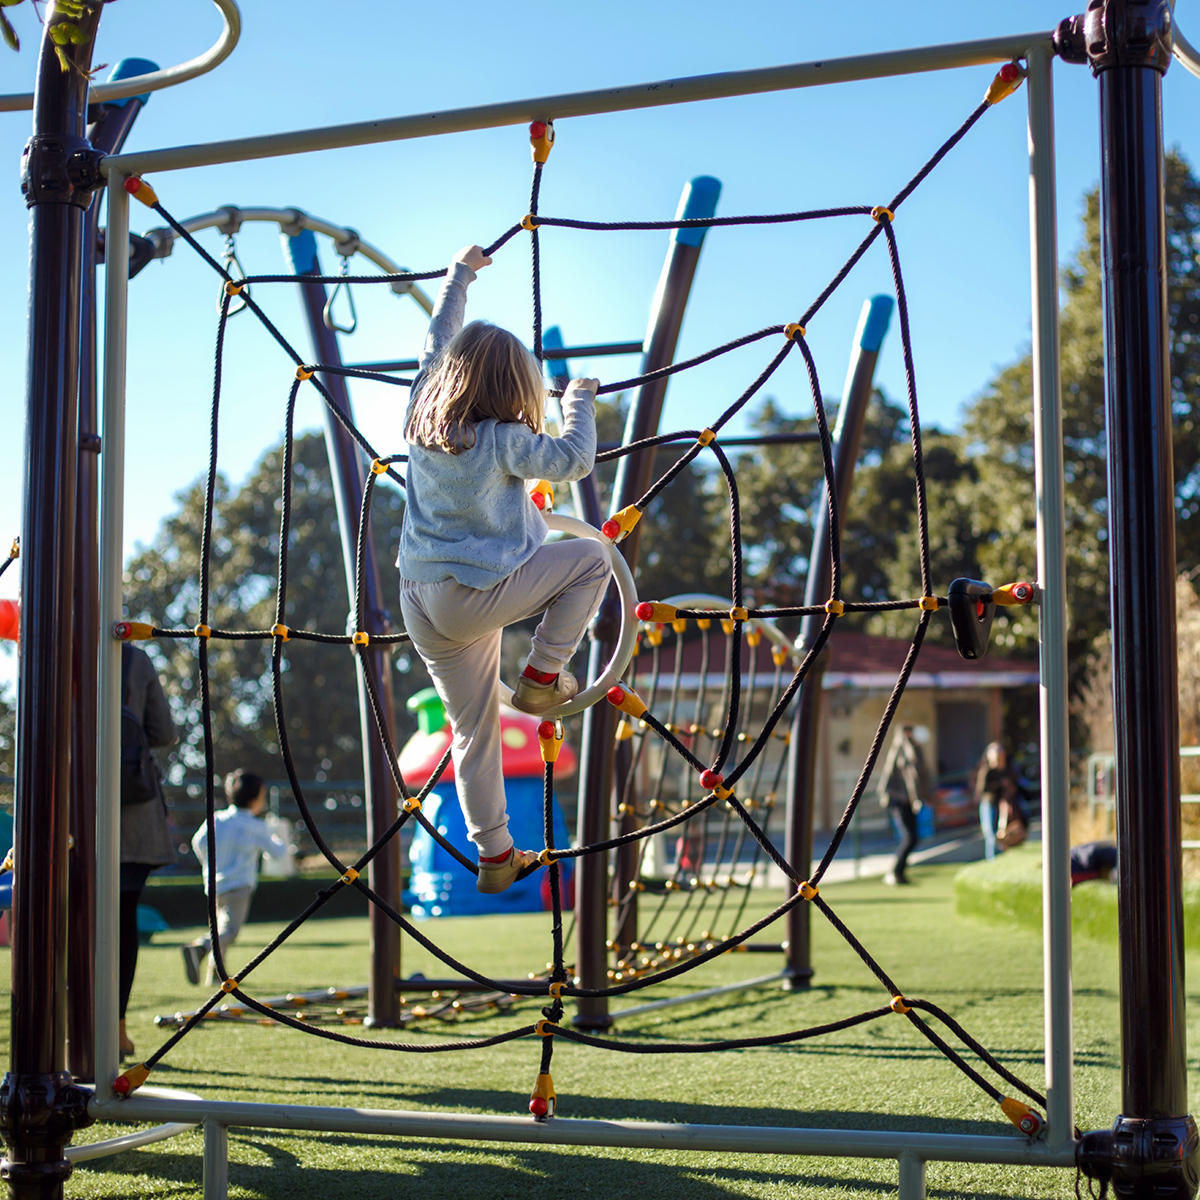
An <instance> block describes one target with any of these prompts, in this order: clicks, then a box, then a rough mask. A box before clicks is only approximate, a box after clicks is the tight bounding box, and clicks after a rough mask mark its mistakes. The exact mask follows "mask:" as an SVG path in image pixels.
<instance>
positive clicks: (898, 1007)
mask: <svg viewBox="0 0 1200 1200" xmlns="http://www.w3.org/2000/svg"><path fill="white" fill-rule="evenodd" d="M888 1007H889V1008H890V1009H891V1010H892V1012H894V1013H906V1012H911V1011H912V1010H911V1009H910V1008H909V1007H908V1005H907V1004H905V1003H904V997H903V996H893V997H892V1002H891V1004H889V1005H888Z"/></svg>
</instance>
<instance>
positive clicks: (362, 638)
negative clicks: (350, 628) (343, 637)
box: [350, 629, 371, 646]
mask: <svg viewBox="0 0 1200 1200" xmlns="http://www.w3.org/2000/svg"><path fill="white" fill-rule="evenodd" d="M350 640H351V641H352V642H353V643H354V645H356V646H369V645H370V644H371V635H370V634H369V633H365V632H364V631H363V630H361V629H360V630H359V631H358V632H357V633H356V634H355V635H354V636H353V637H352V638H351V639H350Z"/></svg>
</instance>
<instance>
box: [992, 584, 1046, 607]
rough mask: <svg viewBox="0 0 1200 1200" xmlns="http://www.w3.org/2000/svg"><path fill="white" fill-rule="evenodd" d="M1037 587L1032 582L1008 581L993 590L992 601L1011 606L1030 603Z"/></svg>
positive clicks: (1003, 605)
mask: <svg viewBox="0 0 1200 1200" xmlns="http://www.w3.org/2000/svg"><path fill="white" fill-rule="evenodd" d="M1034 594H1035V588H1034V586H1033V584H1032V583H1024V582H1020V583H1006V584H1004V585H1003V586H1002V587H998V588H995V589H994V590H993V591H992V603H993V604H999V605H1001V606H1002V607H1005V608H1009V607H1012V606H1013V605H1017V604H1030V603H1032V601H1033V597H1034Z"/></svg>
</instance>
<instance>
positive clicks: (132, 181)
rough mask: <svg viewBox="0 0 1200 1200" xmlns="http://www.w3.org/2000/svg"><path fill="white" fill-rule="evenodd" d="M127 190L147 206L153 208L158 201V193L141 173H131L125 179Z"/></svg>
mask: <svg viewBox="0 0 1200 1200" xmlns="http://www.w3.org/2000/svg"><path fill="white" fill-rule="evenodd" d="M125 190H126V191H127V192H128V193H129V194H130V195H131V196H132V197H133V198H134V199H135V200H140V201H141V202H142V203H143V204H144V205H145V206H146V207H147V208H153V207H154V206H155V205H156V204H157V203H158V193H157V192H155V190H154V189H153V188H152V187H151V186H150V185H149V184H148V183H147V182H146V181H145V180H144V179H143V178H142V177H141V176H140V175H130V177H129V178H128V179H127V180H125Z"/></svg>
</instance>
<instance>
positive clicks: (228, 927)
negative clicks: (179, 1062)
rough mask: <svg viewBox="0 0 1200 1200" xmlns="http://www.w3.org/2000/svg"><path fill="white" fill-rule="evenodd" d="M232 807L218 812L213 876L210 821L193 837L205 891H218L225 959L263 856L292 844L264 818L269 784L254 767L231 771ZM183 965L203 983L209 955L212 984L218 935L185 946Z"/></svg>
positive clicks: (208, 979)
mask: <svg viewBox="0 0 1200 1200" xmlns="http://www.w3.org/2000/svg"><path fill="white" fill-rule="evenodd" d="M225 798H226V799H227V800H228V801H229V804H228V806H227V807H226V808H224V809H222V810H221V811H220V812H219V813H217V814H216V819H215V821H214V830H215V851H216V853H215V859H216V875H215V877H214V878H213V879H211V880H210V879H209V876H208V867H209V863H208V824H207V822H206V823H205V824H203V825H201V826H200V828H199V829H197V830H196V833H195V835H194V836H193V837H192V849H193V850H194V851H195V852H196V857H197V858H198V859H199V860H200V869H201V870H202V871H203V872H204V894H205V895H206V896H208V895H212V890H213V889H215V891H216V896H217V938H218V939H219V941H220V945H221V956H222V958H224V956H225V954H226V952H227V951H228V949H229V947H230V946H232V945H233V943H234V939H235V938H236V937H237V935H238V933H239V932H240V930H241V928H242V926H243V925H244V924H245V922H246V916H247V914H248V913H249V912H250V901H251V900H253V899H254V891H255V889H256V888H257V887H258V860H259V857H260V855H263V854H269V855H270V856H271V857H272V858H283V857H284V855H286V854H287V852H288V848H287V844H286V843H285V842H283V841H282V840H281V839H280V838H277V837H276V836H275V835H274V834H273V833H272V832H271V831H270V829H268V828H267V825H266V822H265V821H263V820H262V819H261V817H262V813H263V810H264V809H265V808H266V807H267V785H266V783H265V782H264V781H263V779H262V777H261V776H259V775H255V774H254V772H253V771H243V770H242V769H241V768H240V767H239V768H238V770H236V771H230V773H229V774H228V775H226V776H225ZM181 949H182V951H183V969H184V971H185V972H186V974H187V977H188V981H189V982H190V983H199V982H200V960H201V959H202V958H203V957H204V956H205V955H206V954H207V955H209V960H208V969H207V972H206V975H205V983H207V984H211V983H212V982H213V977H214V974H215V972H216V959H215V958H213V957H212V953H211V952H212V939H211V938H210V937H204V938H200V939H198V940H197V941H195V942H192V943H191V944H190V945H187V946H183V947H181Z"/></svg>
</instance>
